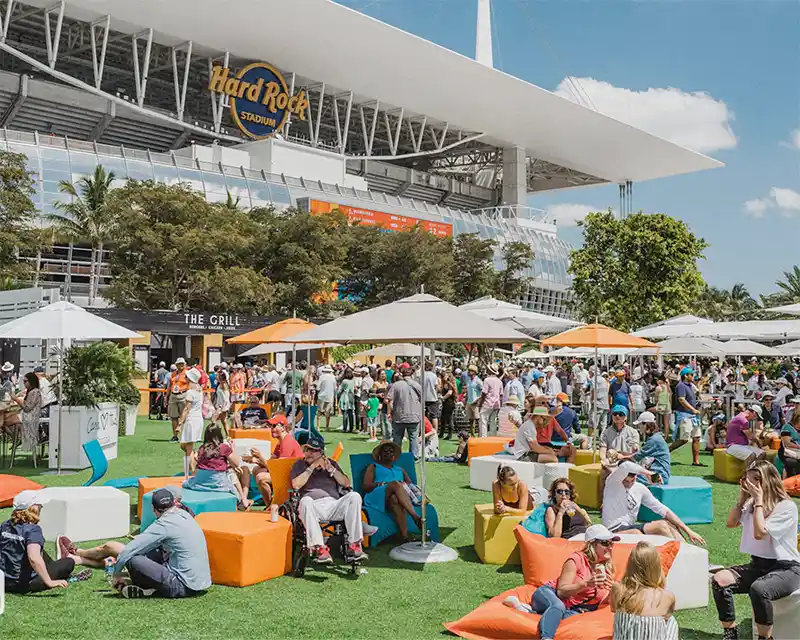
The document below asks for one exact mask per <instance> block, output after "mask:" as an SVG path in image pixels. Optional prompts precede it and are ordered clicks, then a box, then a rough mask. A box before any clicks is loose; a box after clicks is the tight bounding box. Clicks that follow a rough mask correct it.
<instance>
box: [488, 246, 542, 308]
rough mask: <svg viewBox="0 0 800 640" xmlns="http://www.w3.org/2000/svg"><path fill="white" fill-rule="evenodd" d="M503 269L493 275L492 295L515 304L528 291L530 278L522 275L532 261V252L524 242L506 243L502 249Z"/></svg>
mask: <svg viewBox="0 0 800 640" xmlns="http://www.w3.org/2000/svg"><path fill="white" fill-rule="evenodd" d="M502 259H503V268H502V269H501V270H500V271H498V272H497V273H496V275H495V287H494V289H495V290H494V295H495V297H497V298H500V299H501V300H507V301H508V302H517V301H518V300H519V299H520V298H521V297H522V295H523V294H524V293H525V291H526V290H527V289H528V285H529V284H530V281H531V278H530V277H529V276H526V275H524V273H525V271H526V270H528V269H529V268H530V266H531V262H532V261H533V250H532V249H531V246H530V245H529V244H528V243H526V242H519V241H514V242H506V243H505V244H504V245H503V249H502Z"/></svg>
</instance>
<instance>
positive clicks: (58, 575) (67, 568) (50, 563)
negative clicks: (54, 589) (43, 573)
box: [6, 550, 75, 593]
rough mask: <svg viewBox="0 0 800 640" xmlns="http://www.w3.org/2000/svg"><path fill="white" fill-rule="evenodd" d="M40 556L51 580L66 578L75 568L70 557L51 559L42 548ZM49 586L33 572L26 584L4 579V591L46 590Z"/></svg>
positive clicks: (28, 591)
mask: <svg viewBox="0 0 800 640" xmlns="http://www.w3.org/2000/svg"><path fill="white" fill-rule="evenodd" d="M42 558H43V559H44V564H45V566H46V567H47V573H49V574H50V579H51V580H66V579H67V578H69V576H70V574H71V573H72V570H73V569H74V568H75V561H74V560H73V559H72V558H62V559H61V560H53V559H52V558H51V557H50V556H49V555H47V552H45V551H44V550H42ZM49 588H50V587H48V586H46V585H45V583H44V580H42V579H41V578H40V577H39V576H38V574H34V576H33V578H32V579H31V581H30V582H28V583H27V584H19V583H18V582H16V581H11V580H8V579H6V591H8V592H9V593H38V592H39V591H47V590H48V589H49Z"/></svg>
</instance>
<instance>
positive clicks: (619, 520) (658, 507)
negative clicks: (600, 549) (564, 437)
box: [603, 427, 668, 531]
mask: <svg viewBox="0 0 800 640" xmlns="http://www.w3.org/2000/svg"><path fill="white" fill-rule="evenodd" d="M609 428H612V427H609ZM644 471H645V469H644V467H640V466H639V465H638V464H635V463H633V462H630V461H625V462H622V463H620V465H619V466H618V467H617V468H616V469H615V470H614V471H613V473H612V474H611V475H610V476H608V478H607V479H606V488H605V491H603V524H604V525H605V526H606V527H607V528H608V529H609V530H611V531H614V530H615V529H619V530H625V529H629V528H631V527H632V526H633V525H635V524H636V518H637V517H638V515H639V507H640V506H641V505H644V506H645V507H647V508H648V509H650V510H651V511H653V512H654V513H656V514H657V515H659V516H661V517H662V518H664V517H666V515H667V511H668V509H667V508H666V507H665V506H664V505H663V504H661V503H660V502H659V501H658V500H656V499H655V498H654V497H653V494H652V493H650V489H648V488H647V487H646V486H645V485H643V484H641V483H639V482H634V483H633V486H632V487H631V488H630V489H626V488H625V486H624V485H623V484H622V481H623V480H625V478H626V477H627V476H628V474H630V473H635V474H637V475H638V474H640V473H644Z"/></svg>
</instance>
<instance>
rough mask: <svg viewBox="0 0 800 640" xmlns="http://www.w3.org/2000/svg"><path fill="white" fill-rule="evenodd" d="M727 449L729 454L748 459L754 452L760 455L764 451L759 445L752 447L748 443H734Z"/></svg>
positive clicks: (739, 458) (740, 458)
mask: <svg viewBox="0 0 800 640" xmlns="http://www.w3.org/2000/svg"><path fill="white" fill-rule="evenodd" d="M726 451H727V452H728V454H730V455H732V456H733V457H734V458H737V459H738V460H747V459H748V458H749V457H750V456H751V455H753V454H756V455H759V454H761V453H764V452H763V451H762V450H761V449H759V448H758V447H751V446H748V445H746V444H732V445H730V446H729V447H728V448H727V449H726Z"/></svg>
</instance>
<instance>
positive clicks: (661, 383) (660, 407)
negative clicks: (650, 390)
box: [656, 373, 672, 440]
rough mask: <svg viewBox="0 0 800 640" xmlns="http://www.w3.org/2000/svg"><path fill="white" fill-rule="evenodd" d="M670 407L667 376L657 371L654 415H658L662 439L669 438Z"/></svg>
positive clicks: (670, 394) (670, 393) (670, 397)
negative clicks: (662, 433) (662, 434)
mask: <svg viewBox="0 0 800 640" xmlns="http://www.w3.org/2000/svg"><path fill="white" fill-rule="evenodd" d="M670 407H672V390H671V389H670V387H669V383H668V382H667V376H666V375H664V374H663V373H659V374H658V379H657V380H656V415H657V416H658V417H659V420H660V422H661V425H660V426H661V428H662V429H663V430H664V440H667V439H668V438H669V428H670V422H671V420H670Z"/></svg>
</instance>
